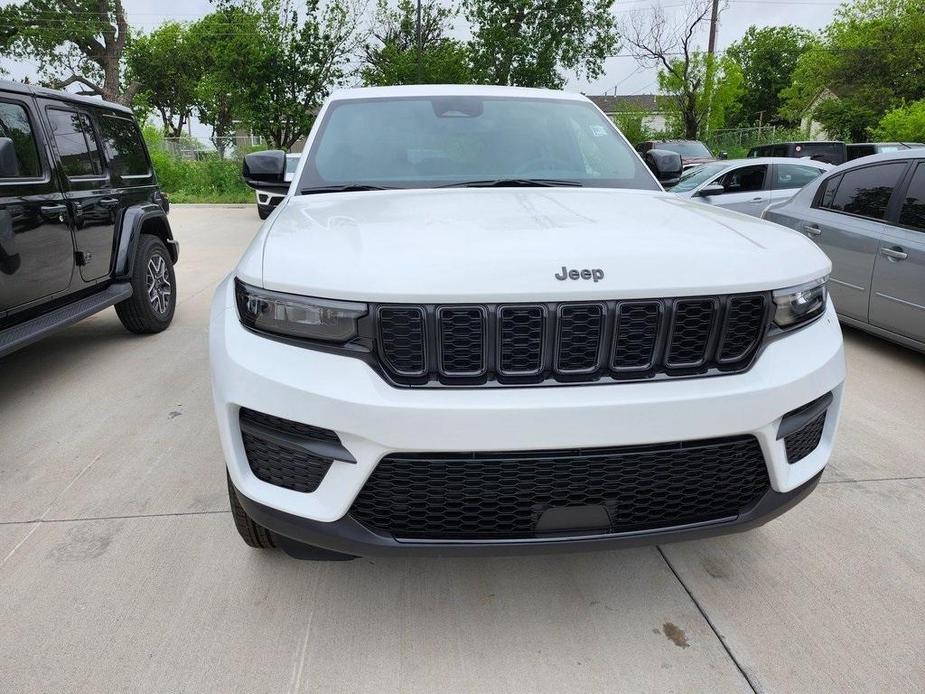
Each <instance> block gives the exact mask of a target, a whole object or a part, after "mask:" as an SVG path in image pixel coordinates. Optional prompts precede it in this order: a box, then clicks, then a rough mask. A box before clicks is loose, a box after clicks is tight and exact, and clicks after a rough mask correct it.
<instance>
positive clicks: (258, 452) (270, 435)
mask: <svg viewBox="0 0 925 694" xmlns="http://www.w3.org/2000/svg"><path fill="white" fill-rule="evenodd" d="M239 417H240V421H241V439H242V442H243V443H244V453H245V455H246V456H247V464H248V465H249V466H250V469H251V471H252V472H253V473H254V476H256V477H257V479H259V480H262V481H263V482H266V483H268V484H273V485H276V486H277V487H283V488H285V489H291V490H293V491H296V492H313V491H315V490H316V489H317V488H318V485H319V484H321V480H322V479H324V476H325V475H326V474H327V472H328V469H329V468H330V467H331V463H332V462H333V458H327V457H323V456H320V455H315V454H312V453H309V452H308V451H306V450H305V449H304V448H302V447H301V446H300V445H299V441H303V440H304V441H316V442H322V443H326V444H330V443H336V444H338V445H339V444H340V439H339V438H338V436H337V434H335V433H334V432H333V431H331V430H329V429H321V428H320V427H313V426H310V425H308V424H301V423H299V422H292V421H290V420H288V419H281V418H279V417H273V416H271V415H267V414H263V413H261V412H255V411H253V410H248V409H244V408H242V409H241V412H240V415H239ZM248 425H257V426H255V427H254V426H248Z"/></svg>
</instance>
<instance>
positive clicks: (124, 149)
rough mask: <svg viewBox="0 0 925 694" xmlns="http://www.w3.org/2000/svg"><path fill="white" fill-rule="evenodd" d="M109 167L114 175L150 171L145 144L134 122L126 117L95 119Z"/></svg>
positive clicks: (140, 174) (142, 174)
mask: <svg viewBox="0 0 925 694" xmlns="http://www.w3.org/2000/svg"><path fill="white" fill-rule="evenodd" d="M97 123H98V124H99V126H100V135H101V136H102V138H103V151H104V152H105V153H106V160H107V161H108V162H109V169H110V170H111V171H112V173H113V174H114V175H116V176H147V175H149V174H150V173H151V167H150V166H149V165H148V157H147V156H145V146H144V143H143V142H142V140H141V135H140V134H139V132H138V128H137V127H136V126H135V123H134V122H133V121H131V120H129V119H128V118H119V117H117V116H108V115H106V116H101V117H100V118H98V119H97Z"/></svg>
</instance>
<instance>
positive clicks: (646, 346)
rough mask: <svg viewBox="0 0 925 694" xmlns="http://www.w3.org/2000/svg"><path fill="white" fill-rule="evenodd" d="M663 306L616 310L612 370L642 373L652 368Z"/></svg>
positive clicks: (634, 305)
mask: <svg viewBox="0 0 925 694" xmlns="http://www.w3.org/2000/svg"><path fill="white" fill-rule="evenodd" d="M661 313H662V306H661V304H660V303H658V302H654V301H649V302H643V303H622V304H620V306H619V307H618V308H617V325H616V332H615V333H614V346H613V360H612V363H611V365H612V367H613V368H614V369H617V370H640V369H641V370H645V369H648V368H650V367H651V366H652V362H653V359H654V358H655V346H656V344H657V340H658V328H659V323H660V320H661Z"/></svg>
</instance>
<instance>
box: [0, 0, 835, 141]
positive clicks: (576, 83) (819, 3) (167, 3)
mask: <svg viewBox="0 0 925 694" xmlns="http://www.w3.org/2000/svg"><path fill="white" fill-rule="evenodd" d="M123 3H124V6H125V8H126V11H127V13H128V17H129V22H130V23H131V24H132V25H133V26H134V27H136V28H140V29H144V30H150V29H152V28H154V27H156V26H157V25H158V24H160V23H161V22H164V21H167V20H170V19H173V20H176V21H193V20H195V19H197V18H199V17H202V16H204V15H206V14H208V13H209V12H210V11H211V10H212V6H211V5H210V4H209V2H208V0H123ZM0 4H5V0H0ZM658 4H660V5H661V6H662V8H663V9H664V11H665V16H666V18H667V19H668V20H669V21H672V19H675V20H679V19H683V13H684V10H685V4H686V3H685V0H616V2H615V4H614V12H615V13H616V14H617V18H618V20H619V21H621V22H628V21H630V20H631V18H633V17H634V16H635V15H636V13H639V12H643V13H644V12H646V11H647V10H649V9H651V8H652V7H654V6H655V5H658ZM839 4H840V2H839V0H728V2H726V0H721V3H720V5H721V7H722V6H724V5H725V9H724V10H723V11H722V13H721V14H720V22H719V32H718V36H717V50H723V49H724V48H725V47H726V46H728V45H729V44H730V43H732V42H734V41H736V40H738V39H739V38H741V36H742V34H744V33H745V30H746V29H747V28H748V27H749V26H751V25H752V24H756V25H758V26H778V25H783V24H795V25H798V26H802V27H804V28H806V29H810V30H813V31H815V30H818V29H821V28H822V27H824V26H825V25H826V24H828V23H829V22H830V21H831V19H832V13H833V12H834V10H835V9H836V7H838V5H839ZM369 6H370V8H373V7H374V6H375V0H369ZM451 33H452V34H453V35H454V36H456V37H458V38H465V37H466V36H467V35H468V29H467V27H466V24H465V21H464V20H463V19H462V18H459V19H458V20H457V22H456V25H455V26H454V28H453V31H452V32H451ZM698 38H699V41H700V44H701V45H702V46H704V47H705V46H706V43H707V30H706V24H705V28H704V31H703V32H701V35H700V36H699V37H698ZM628 53H629V51H628V49H627V48H625V47H624V48H622V49H620V51H619V54H618V55H617V56H616V57H612V58H608V59H607V60H606V62H605V64H604V75H603V76H602V77H601V78H600V79H597V80H594V81H593V82H588V81H586V80H581V79H577V78H575V77H574V76H573V77H571V78H570V79H569V81H568V84H567V85H566V89H567V90H569V91H581V92H584V93H585V94H605V93H607V94H613V93H615V92H614V90H616V93H617V94H648V93H653V92H654V91H655V88H656V81H655V80H656V72H657V71H656V70H655V69H654V68H645V67H643V66H640V65H639V64H638V63H637V61H636V60H635V59H634V58H633V57H632V56H630V55H628ZM0 65H2V66H3V67H5V68H6V69H7V70H8V71H9V72H10V75H11V76H12V78H13V79H22V78H23V77H24V76H27V75H30V76H31V75H34V74H35V69H36V67H35V66H34V65H29V64H24V63H13V62H11V61H9V60H5V59H2V58H0ZM192 130H193V135H195V136H197V137H201V138H205V137H208V135H209V128H207V127H206V126H203V125H201V124H199V123H198V122H196V121H194V122H193V125H192Z"/></svg>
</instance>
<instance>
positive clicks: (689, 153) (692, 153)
mask: <svg viewBox="0 0 925 694" xmlns="http://www.w3.org/2000/svg"><path fill="white" fill-rule="evenodd" d="M653 149H667V150H668V151H669V152H677V153H678V154H680V155H681V156H682V157H712V156H713V155H712V154H710V150H708V149H707V148H706V145H704V144H703V143H702V142H697V140H692V141H690V142H658V143H656V145H655V147H653Z"/></svg>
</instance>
